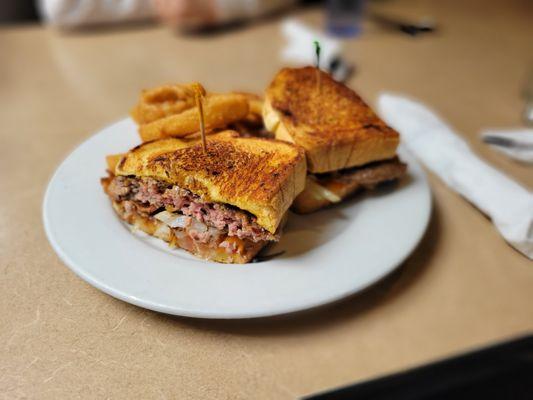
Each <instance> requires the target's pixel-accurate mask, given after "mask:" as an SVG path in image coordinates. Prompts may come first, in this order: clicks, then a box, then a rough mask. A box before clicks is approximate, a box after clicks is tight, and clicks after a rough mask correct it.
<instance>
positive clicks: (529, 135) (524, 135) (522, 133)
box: [481, 128, 533, 163]
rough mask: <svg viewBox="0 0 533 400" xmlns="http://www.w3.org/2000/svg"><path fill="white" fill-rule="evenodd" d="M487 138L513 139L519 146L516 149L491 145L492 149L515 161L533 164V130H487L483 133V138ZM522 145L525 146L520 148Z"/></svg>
mask: <svg viewBox="0 0 533 400" xmlns="http://www.w3.org/2000/svg"><path fill="white" fill-rule="evenodd" d="M485 136H493V137H497V138H501V139H511V140H512V141H513V142H515V143H516V144H517V146H516V147H504V146H496V145H493V144H490V147H492V148H493V149H494V150H497V151H499V152H502V153H503V154H505V155H507V156H508V157H511V158H514V159H515V160H519V161H522V162H527V163H533V129H527V128H522V129H520V128H518V129H498V130H496V129H486V130H484V131H483V132H481V137H485ZM521 144H523V145H525V146H520V145H521Z"/></svg>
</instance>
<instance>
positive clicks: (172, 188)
mask: <svg viewBox="0 0 533 400" xmlns="http://www.w3.org/2000/svg"><path fill="white" fill-rule="evenodd" d="M106 192H107V194H108V195H109V196H110V197H111V198H112V199H113V200H115V201H124V202H128V203H126V204H128V206H129V207H130V208H132V209H133V208H135V211H137V212H140V213H142V214H144V215H151V214H153V213H155V212H156V211H158V210H162V209H166V210H169V211H172V212H174V213H177V214H180V215H185V216H188V217H191V218H194V219H195V220H197V221H199V222H201V223H203V224H205V225H207V226H209V227H213V228H216V229H218V230H220V231H223V232H225V233H226V234H227V235H228V236H236V237H238V238H239V239H248V240H252V241H254V242H260V241H277V240H279V235H278V234H272V233H270V232H268V231H267V230H265V229H264V228H262V227H261V226H259V225H258V224H257V222H256V218H255V217H254V216H253V215H251V214H249V213H247V212H244V211H242V210H239V209H236V208H233V207H231V206H228V205H225V204H220V203H211V202H203V201H202V200H201V198H200V197H199V196H196V195H194V194H193V193H191V192H190V191H188V190H186V189H182V188H180V187H178V186H177V185H169V184H167V183H165V182H160V181H157V180H155V179H152V178H136V177H127V176H114V177H112V178H111V179H110V180H109V181H108V185H107V189H106ZM129 202H132V203H129ZM208 232H211V230H209V231H208ZM204 236H205V235H204ZM199 239H201V240H202V241H205V240H208V239H209V238H206V237H201V238H199Z"/></svg>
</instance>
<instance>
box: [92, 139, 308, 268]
mask: <svg viewBox="0 0 533 400" xmlns="http://www.w3.org/2000/svg"><path fill="white" fill-rule="evenodd" d="M109 160H110V162H111V163H112V165H111V169H113V167H114V169H113V170H112V171H110V174H109V176H108V177H107V178H103V179H102V185H103V187H104V190H105V192H106V193H107V194H108V195H109V197H110V198H111V201H112V204H113V207H114V209H115V211H116V212H117V213H118V215H119V216H120V218H122V219H123V220H125V221H126V222H128V223H130V224H132V225H133V226H134V227H136V228H138V229H141V230H143V231H145V232H146V233H148V234H150V235H153V236H156V237H159V238H161V239H163V240H165V241H167V242H169V243H170V244H171V245H173V246H177V247H180V248H183V249H185V250H187V251H189V252H191V253H192V254H194V255H196V256H198V257H200V258H203V259H207V260H212V261H217V262H223V263H246V262H249V261H250V260H251V259H252V258H253V257H254V256H255V255H256V254H257V253H258V252H259V251H260V250H261V249H262V248H263V247H264V246H266V245H267V244H269V243H271V242H276V241H278V240H279V238H280V234H281V227H282V224H283V221H284V218H285V213H286V211H287V209H288V208H289V206H290V205H291V203H292V201H293V200H294V198H295V197H296V196H297V195H298V194H299V193H300V192H301V191H302V190H303V189H304V186H305V168H306V165H305V155H304V152H303V150H302V149H300V148H298V147H297V146H294V145H292V144H290V143H285V142H281V141H276V140H264V139H259V138H241V137H238V134H237V133H236V132H232V131H224V132H220V133H218V134H215V135H211V136H209V137H208V140H207V152H204V150H203V148H202V146H201V143H199V142H198V141H192V142H191V141H188V142H187V141H184V140H180V139H176V138H168V139H162V140H157V141H153V142H147V143H143V144H141V145H140V146H137V147H135V148H133V149H132V150H130V151H129V152H128V153H127V154H125V155H124V156H122V157H115V158H113V157H111V158H110V159H109ZM115 162H116V165H113V164H114V163H115Z"/></svg>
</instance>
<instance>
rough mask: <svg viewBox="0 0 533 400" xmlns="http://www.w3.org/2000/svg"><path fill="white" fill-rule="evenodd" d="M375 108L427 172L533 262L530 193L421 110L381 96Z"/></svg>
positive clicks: (409, 102)
mask: <svg viewBox="0 0 533 400" xmlns="http://www.w3.org/2000/svg"><path fill="white" fill-rule="evenodd" d="M378 108H379V110H380V114H381V116H382V117H383V119H384V120H385V121H386V122H387V123H388V124H389V125H391V126H392V127H393V128H395V129H396V130H398V131H399V132H400V134H401V135H402V136H401V137H402V142H403V143H405V145H406V146H407V148H408V149H409V150H410V151H411V152H413V153H414V154H415V155H416V157H417V158H418V159H419V160H420V161H422V162H423V163H424V164H425V165H426V167H428V168H429V169H430V170H431V171H433V172H434V173H435V174H436V175H438V176H439V177H440V178H441V179H442V180H443V181H444V182H445V183H446V184H447V185H448V186H449V187H450V188H451V189H453V190H455V191H457V192H458V193H460V194H461V195H462V196H463V197H465V198H466V199H467V200H469V201H470V202H471V203H473V204H474V205H475V206H476V207H477V208H478V209H479V210H481V211H482V212H484V213H485V214H486V215H487V216H489V217H490V218H491V219H492V222H493V223H494V225H495V226H496V228H497V229H498V231H499V232H500V233H501V235H502V236H503V237H504V238H505V240H507V242H509V244H511V245H512V246H513V247H514V248H516V249H517V250H518V251H520V252H521V253H523V254H524V255H525V256H527V257H528V258H530V259H533V194H532V193H531V192H529V191H528V190H527V189H526V188H524V187H523V186H521V185H519V184H518V183H516V182H515V181H513V180H511V179H510V178H509V177H507V176H506V175H504V174H503V173H501V172H500V171H498V170H497V169H495V168H493V167H492V166H490V165H489V164H487V163H486V162H484V161H483V160H481V159H480V158H479V157H478V156H476V155H475V154H474V153H473V152H472V150H471V149H470V147H469V146H468V144H467V143H466V142H465V141H464V140H463V139H462V138H461V137H460V136H458V135H457V134H456V133H455V132H454V131H453V130H452V128H450V127H449V126H448V125H447V124H446V123H445V122H444V121H442V120H441V119H440V118H439V117H438V116H437V115H436V114H435V113H434V112H433V111H431V110H430V109H428V108H427V107H426V106H424V105H423V104H421V103H418V102H416V101H413V100H410V99H408V98H405V97H402V96H397V95H393V94H389V93H385V94H382V95H381V96H380V98H379V100H378Z"/></svg>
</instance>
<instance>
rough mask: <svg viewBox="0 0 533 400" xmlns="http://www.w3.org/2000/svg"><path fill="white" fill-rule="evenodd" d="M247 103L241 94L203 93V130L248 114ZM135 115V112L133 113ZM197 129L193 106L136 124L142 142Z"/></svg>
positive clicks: (197, 123)
mask: <svg viewBox="0 0 533 400" xmlns="http://www.w3.org/2000/svg"><path fill="white" fill-rule="evenodd" d="M248 111H249V103H248V100H247V98H246V97H245V96H244V95H242V94H237V93H228V94H207V96H206V97H205V98H204V118H205V128H206V129H207V130H213V129H219V128H224V127H226V126H227V125H228V124H231V123H232V122H235V121H239V120H242V119H244V118H245V117H246V116H247V115H248ZM133 115H135V114H133ZM199 130H200V122H199V119H198V110H197V108H196V106H191V107H189V108H186V109H183V110H182V111H181V112H178V113H174V114H170V115H166V116H163V117H161V118H158V119H155V120H153V121H151V122H148V123H144V124H141V125H140V126H139V134H140V136H141V139H142V140H143V141H144V142H147V141H150V140H156V139H162V138H166V137H184V136H188V135H190V134H192V133H195V132H198V131H199Z"/></svg>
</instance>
